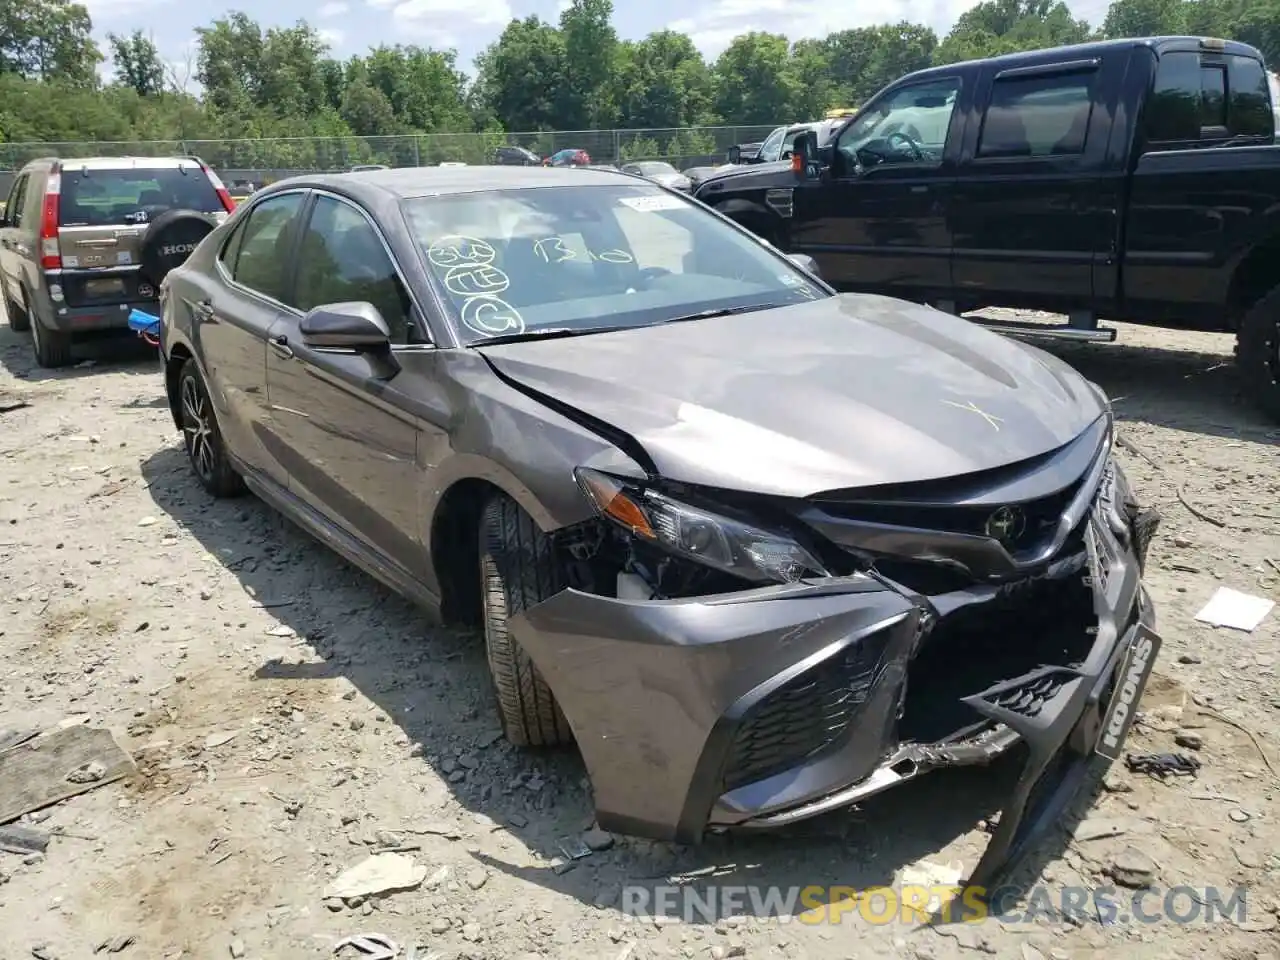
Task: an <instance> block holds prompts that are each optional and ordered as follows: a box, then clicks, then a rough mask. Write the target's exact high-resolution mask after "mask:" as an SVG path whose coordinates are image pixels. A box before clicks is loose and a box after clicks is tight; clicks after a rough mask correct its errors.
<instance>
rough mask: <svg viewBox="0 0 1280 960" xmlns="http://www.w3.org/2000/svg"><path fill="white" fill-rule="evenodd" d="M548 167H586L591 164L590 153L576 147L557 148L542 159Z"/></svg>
mask: <svg viewBox="0 0 1280 960" xmlns="http://www.w3.org/2000/svg"><path fill="white" fill-rule="evenodd" d="M543 165H544V166H548V167H587V166H590V165H591V155H590V154H589V153H587V151H585V150H580V149H578V148H577V147H567V148H566V149H564V150H557V151H556V152H555V153H553V154H551V156H549V157H547V159H546V160H544V161H543Z"/></svg>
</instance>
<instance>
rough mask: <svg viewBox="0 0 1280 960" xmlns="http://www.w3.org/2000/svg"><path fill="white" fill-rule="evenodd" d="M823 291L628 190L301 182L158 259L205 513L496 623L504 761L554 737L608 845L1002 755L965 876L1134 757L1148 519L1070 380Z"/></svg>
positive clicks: (803, 808)
mask: <svg viewBox="0 0 1280 960" xmlns="http://www.w3.org/2000/svg"><path fill="white" fill-rule="evenodd" d="M812 270H813V264H812V262H811V261H810V260H809V259H808V258H805V257H802V256H801V257H797V258H795V259H791V258H788V257H786V256H784V255H783V254H782V253H781V252H779V251H777V250H775V249H773V248H771V247H769V246H767V245H766V244H764V243H762V242H761V241H760V240H759V239H758V238H756V237H754V236H752V235H751V234H750V233H749V232H748V231H746V230H743V229H742V228H740V227H738V226H736V225H734V224H733V223H731V222H730V221H728V220H726V219H724V218H723V217H720V216H717V215H716V214H714V213H713V212H711V211H709V210H708V209H707V208H706V207H705V206H703V205H702V204H699V203H695V202H694V201H693V200H691V199H689V198H687V197H684V196H681V195H679V194H676V193H673V192H672V191H669V190H666V189H664V188H662V187H659V186H658V185H656V184H653V183H649V182H646V181H644V180H642V179H639V178H636V177H623V176H620V175H617V174H612V175H606V174H604V173H597V172H595V171H591V170H575V171H573V172H568V171H563V172H557V171H547V170H537V171H526V170H521V169H518V168H512V169H510V170H500V169H499V168H496V167H479V168H468V169H444V170H442V169H438V168H432V169H421V170H416V171H403V170H397V171H396V172H395V173H394V174H381V175H380V174H378V173H372V174H369V175H366V176H360V177H353V176H342V175H338V176H333V175H329V176H326V175H315V176H304V177H296V178H293V179H291V180H287V181H282V182H280V183H277V184H275V185H274V186H272V187H271V188H269V189H267V190H263V191H261V192H259V193H258V194H256V195H255V196H254V197H253V198H252V199H251V200H250V201H249V202H248V203H246V204H245V205H244V206H243V207H241V208H240V209H239V210H238V211H237V212H236V213H235V215H234V216H233V217H231V218H230V219H229V220H228V221H227V222H226V223H225V224H223V225H222V226H221V227H220V228H219V229H218V230H217V232H216V233H215V234H214V235H213V236H212V237H210V238H209V239H208V240H207V241H206V242H205V243H203V244H201V246H200V247H199V248H198V249H197V250H196V252H195V253H194V254H193V255H192V257H191V258H190V259H189V260H188V261H187V262H186V263H185V264H183V265H182V266H181V267H179V268H177V269H176V270H174V271H173V272H172V273H171V274H170V275H169V279H168V283H167V286H166V291H165V296H164V304H163V319H162V323H161V335H160V340H161V352H162V355H163V360H164V381H165V389H166V392H167V395H168V400H169V406H170V410H171V413H172V416H173V423H174V426H175V428H176V429H177V430H178V431H179V432H180V433H181V435H182V436H183V437H184V439H185V443H186V451H187V455H188V458H189V460H190V464H191V468H192V470H193V472H194V474H195V476H196V478H197V479H198V480H199V482H200V483H201V484H202V485H203V486H204V488H205V489H206V490H207V491H208V492H209V493H210V494H212V495H214V496H218V497H223V496H230V495H234V494H237V493H240V492H241V491H243V490H244V489H245V488H246V487H248V489H250V490H252V491H253V492H254V493H256V494H258V495H259V496H261V497H262V498H263V499H265V500H266V501H267V502H269V503H271V504H272V505H274V506H275V507H276V508H277V509H279V510H281V511H282V512H284V513H285V514H286V515H287V516H288V517H290V518H291V519H292V520H293V521H295V522H296V523H298V524H299V525H301V526H302V527H303V528H304V529H307V530H309V531H311V532H312V533H313V534H314V535H316V536H317V537H319V538H320V539H321V540H322V541H323V542H324V543H327V544H329V545H330V546H331V547H333V548H334V549H336V550H337V551H339V552H340V553H342V554H343V555H344V556H346V557H347V558H348V559H349V560H350V561H351V562H353V563H355V564H357V565H359V566H360V567H362V568H363V569H365V570H366V571H368V572H369V573H371V574H372V575H374V576H376V577H378V578H380V579H381V580H382V581H383V582H385V583H386V584H387V585H389V586H390V587H391V588H393V589H395V590H397V591H398V592H400V593H402V594H404V595H405V596H407V597H410V598H412V599H414V600H416V601H417V602H419V603H421V604H423V605H425V606H428V607H434V608H437V609H438V610H439V612H440V614H441V617H442V619H444V620H445V621H446V622H450V623H455V624H462V625H469V626H471V627H472V628H474V629H477V630H478V631H480V632H482V635H483V637H484V643H485V646H486V651H487V659H488V665H489V671H490V675H491V678H492V682H493V686H494V690H495V700H496V703H497V711H498V716H499V719H500V721H501V724H502V728H503V731H504V732H505V735H506V737H507V739H508V740H509V741H510V742H511V743H512V744H515V745H517V746H538V747H541V746H552V745H557V744H568V743H572V742H576V744H577V746H578V748H579V750H580V751H581V754H582V757H583V759H584V761H585V768H586V770H587V773H588V776H589V778H590V780H591V786H592V791H591V792H592V795H593V796H594V800H595V804H596V813H597V819H598V822H599V825H600V827H601V828H603V829H605V830H610V831H616V832H622V833H628V834H633V835H640V836H644V837H648V838H652V839H657V840H662V841H675V842H679V843H693V842H697V841H698V840H699V839H701V838H702V837H703V836H704V835H705V834H707V833H708V832H717V831H725V830H733V829H738V830H744V831H745V830H750V829H765V828H776V827H781V826H786V825H791V824H794V823H795V822H797V821H799V820H803V819H806V818H810V817H815V816H819V815H821V814H824V813H827V812H830V811H836V810H841V809H845V808H847V807H849V806H851V805H854V804H857V803H860V802H861V801H862V800H863V799H864V798H866V797H868V796H870V795H872V794H876V793H879V792H881V791H883V790H886V789H891V788H893V787H895V786H897V785H898V784H901V783H903V782H905V781H907V780H910V779H913V778H915V777H917V776H919V775H922V774H925V773H927V772H929V771H931V770H934V769H938V768H941V767H953V766H965V765H986V764H988V763H990V762H991V761H992V760H993V758H995V757H998V756H1001V755H1009V756H1011V757H1014V756H1016V757H1017V758H1019V762H1020V769H1021V775H1020V777H1019V779H1018V780H1017V781H1016V783H1015V784H1014V785H1013V786H1012V790H1011V795H1010V798H1009V802H1008V804H1007V805H1006V806H1005V807H1004V809H1003V811H1002V812H1001V814H1000V817H999V821H998V826H997V827H996V829H995V831H994V834H993V835H992V837H991V840H990V842H989V845H988V847H987V850H986V853H985V854H984V856H983V858H982V860H981V861H980V862H979V863H978V864H977V866H976V868H975V871H974V874H972V875H971V876H970V878H969V882H970V883H973V884H978V885H984V886H987V885H990V884H991V883H992V882H993V881H992V878H993V876H999V875H1000V873H1001V871H1002V870H1003V869H1004V868H1005V867H1007V866H1008V865H1009V864H1010V862H1011V861H1013V860H1015V859H1016V856H1017V855H1018V853H1019V852H1021V851H1023V850H1025V849H1026V848H1027V847H1028V846H1029V845H1030V844H1029V841H1031V840H1032V839H1034V838H1036V837H1037V836H1038V835H1039V834H1040V833H1041V832H1042V831H1044V830H1047V829H1049V828H1050V827H1052V825H1054V824H1056V823H1057V822H1059V819H1060V817H1061V816H1062V814H1063V813H1064V811H1065V808H1066V806H1067V804H1068V803H1069V802H1070V801H1071V799H1072V797H1073V796H1074V795H1075V793H1076V792H1077V790H1078V788H1079V786H1080V784H1081V783H1082V782H1083V781H1084V779H1085V776H1084V775H1085V773H1086V771H1089V770H1090V769H1092V768H1094V767H1095V764H1094V762H1093V761H1094V760H1095V759H1096V758H1095V753H1101V754H1102V756H1103V757H1104V758H1110V759H1114V758H1115V757H1117V756H1119V755H1121V751H1122V750H1123V744H1124V739H1125V734H1126V733H1127V731H1128V728H1129V724H1130V722H1131V721H1132V717H1133V710H1132V707H1133V705H1134V704H1136V703H1137V702H1138V700H1139V699H1140V697H1141V695H1142V690H1143V686H1144V684H1145V682H1146V680H1147V677H1148V676H1149V674H1150V671H1151V668H1152V666H1153V665H1154V662H1155V658H1156V653H1157V651H1158V649H1159V643H1160V638H1159V637H1158V636H1157V635H1156V634H1155V633H1154V632H1153V630H1152V625H1153V611H1152V607H1151V603H1150V599H1149V597H1148V596H1147V593H1146V591H1145V590H1144V588H1143V586H1142V583H1141V571H1142V569H1143V566H1144V563H1145V557H1146V553H1147V545H1148V544H1149V542H1150V537H1151V535H1152V533H1153V532H1154V530H1155V525H1156V522H1157V521H1158V516H1157V515H1155V514H1152V513H1149V512H1146V511H1143V510H1142V509H1141V508H1140V507H1139V506H1138V504H1137V503H1136V501H1134V499H1133V497H1132V495H1131V493H1130V491H1129V487H1128V485H1127V482H1126V480H1125V476H1124V473H1123V472H1122V470H1121V468H1120V465H1119V464H1118V463H1117V462H1116V460H1115V458H1114V456H1113V445H1114V442H1115V437H1114V422H1113V418H1112V413H1111V409H1110V404H1109V403H1108V400H1107V398H1106V396H1105V395H1104V394H1103V393H1102V391H1101V390H1100V389H1099V388H1097V387H1096V386H1095V385H1093V384H1091V383H1089V382H1088V381H1086V380H1085V379H1084V378H1083V377H1081V376H1080V375H1079V374H1078V373H1076V372H1075V371H1074V370H1072V369H1071V368H1070V367H1069V366H1067V365H1066V364H1065V363H1063V362H1062V361H1060V360H1058V359H1056V358H1054V357H1052V356H1049V355H1047V354H1044V353H1042V352H1040V351H1038V350H1036V349H1034V348H1033V347H1029V346H1026V345H1025V344H1022V343H1020V342H1018V341H1016V340H1012V339H1008V338H1005V337H1001V336H998V335H996V334H994V333H991V332H989V331H987V330H983V329H982V328H981V327H978V326H975V325H974V324H970V323H967V322H965V321H963V320H961V319H959V318H957V317H952V316H949V315H947V314H944V313H941V312H939V311H936V310H931V309H929V308H927V307H923V306H920V305H916V304H911V303H906V302H903V301H899V300H893V299H889V298H887V297H879V296H840V295H837V294H836V293H835V292H834V291H833V290H832V289H831V288H830V287H829V286H827V285H826V284H825V283H823V282H822V281H821V280H820V279H818V278H817V277H816V276H815V275H814V274H813V272H812ZM530 438H537V439H536V442H530ZM1010 637H1016V638H1017V642H1010ZM1121 678H1123V680H1124V683H1123V684H1121V683H1119V682H1118V681H1119V680H1120V679H1121ZM1113 693H1114V696H1113ZM987 813H988V811H987V809H985V808H983V809H982V810H975V811H974V816H975V817H976V816H977V815H979V814H982V815H986V814H987ZM921 829H922V830H927V827H926V826H922V827H921Z"/></svg>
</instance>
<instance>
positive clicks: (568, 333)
mask: <svg viewBox="0 0 1280 960" xmlns="http://www.w3.org/2000/svg"><path fill="white" fill-rule="evenodd" d="M634 329H635V328H634V327H628V326H623V327H535V328H534V329H532V330H522V331H521V332H520V333H496V334H494V335H493V336H491V337H485V338H483V339H481V340H473V341H471V346H473V347H492V346H495V345H496V344H499V343H522V342H523V341H526V340H558V339H560V338H562V337H583V336H586V335H587V334H589V333H612V332H613V331H615V330H634Z"/></svg>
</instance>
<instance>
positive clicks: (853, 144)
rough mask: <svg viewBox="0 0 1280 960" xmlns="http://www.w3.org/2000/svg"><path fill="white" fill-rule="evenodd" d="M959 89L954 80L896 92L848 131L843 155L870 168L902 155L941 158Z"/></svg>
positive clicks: (842, 143)
mask: <svg viewBox="0 0 1280 960" xmlns="http://www.w3.org/2000/svg"><path fill="white" fill-rule="evenodd" d="M958 90H959V87H958V84H957V83H956V81H955V80H953V79H945V80H935V81H929V82H926V83H921V84H916V85H914V86H910V87H904V88H902V89H899V90H895V91H894V92H893V93H891V94H889V95H888V96H885V97H882V98H881V99H880V100H879V101H878V102H877V103H875V104H873V105H872V106H870V107H869V108H868V109H867V110H866V112H864V113H863V114H862V115H861V116H860V117H858V119H856V120H854V121H853V122H852V123H850V124H849V126H848V127H846V128H845V129H844V131H843V132H842V133H841V135H840V147H839V148H840V152H841V153H844V154H847V155H848V157H849V158H850V160H851V161H856V162H857V163H860V164H863V165H869V166H873V165H875V164H876V163H879V162H885V161H886V160H891V159H897V155H899V154H904V155H906V156H908V157H909V158H910V159H916V160H920V159H934V158H937V157H941V156H942V149H943V146H944V145H945V144H946V140H947V127H948V126H949V125H950V123H951V113H952V111H953V110H954V109H955V103H956V94H957V92H958Z"/></svg>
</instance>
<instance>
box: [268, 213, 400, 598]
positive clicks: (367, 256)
mask: <svg viewBox="0 0 1280 960" xmlns="http://www.w3.org/2000/svg"><path fill="white" fill-rule="evenodd" d="M296 274H297V283H296V291H295V293H294V295H293V297H292V300H293V304H294V305H295V306H296V308H297V309H296V311H292V310H291V311H289V312H288V313H287V314H286V315H285V317H284V319H283V322H282V324H281V326H280V327H279V328H278V329H276V330H275V331H273V336H272V341H271V344H270V347H269V350H268V354H267V384H268V388H269V391H270V397H271V407H272V411H273V416H274V418H275V423H276V425H277V428H278V429H279V440H280V443H281V447H282V450H283V456H284V457H285V458H286V460H287V464H288V468H289V490H290V492H291V493H292V494H294V495H295V496H297V497H299V498H300V499H302V500H303V501H305V502H306V503H307V504H309V505H310V506H311V507H312V508H313V509H315V510H317V511H319V512H320V513H321V514H323V515H324V516H325V517H326V518H327V519H328V520H329V521H330V522H331V523H333V524H335V525H336V526H337V527H339V528H340V529H343V530H345V531H346V532H347V533H348V534H350V535H353V536H355V537H357V538H359V539H360V540H363V541H364V542H365V543H366V544H367V545H369V546H371V547H373V548H374V549H375V550H377V551H378V552H379V553H381V554H383V555H384V556H385V557H386V558H387V559H390V560H392V561H394V562H395V563H397V564H398V565H400V566H401V567H402V568H403V569H404V570H406V571H408V572H409V573H411V574H413V575H415V576H421V573H422V570H421V568H422V560H423V555H424V554H423V545H422V541H421V537H420V528H421V523H420V517H419V515H418V489H419V482H418V481H419V470H418V466H417V447H418V426H417V423H416V419H415V418H414V417H413V415H412V414H409V413H406V412H404V411H403V410H402V409H401V408H400V407H399V406H398V405H397V403H396V398H397V395H398V390H397V388H396V379H395V378H396V375H397V373H398V367H397V364H396V362H395V360H394V359H392V358H390V357H386V356H375V355H370V354H365V353H358V352H355V351H351V350H342V349H334V348H316V347H310V346H308V345H307V344H306V343H304V342H303V338H302V332H301V329H300V325H301V320H302V317H303V315H304V314H305V312H306V311H308V310H310V309H312V308H314V307H317V306H320V305H322V304H326V303H340V302H344V301H366V302H369V303H372V304H373V305H374V306H375V307H377V308H378V310H379V312H380V313H381V314H382V317H383V319H384V320H385V321H386V322H387V325H388V327H389V328H390V330H391V336H392V342H393V343H399V344H406V343H407V342H408V341H409V340H410V339H412V338H411V337H410V330H411V329H414V330H420V329H421V327H420V326H418V325H416V324H415V323H414V322H413V307H412V304H411V300H410V298H409V296H408V293H407V291H406V290H405V288H404V284H403V283H402V282H401V280H400V278H399V275H398V274H397V273H396V270H395V267H394V266H393V264H392V261H391V257H390V255H389V254H388V252H387V249H386V247H385V246H384V245H383V242H382V239H381V237H380V235H379V234H378V232H377V230H376V229H375V227H374V226H373V224H372V222H371V221H370V220H369V219H368V218H367V217H366V216H365V214H364V213H363V212H362V211H361V210H360V209H359V208H357V207H356V206H354V205H353V204H352V203H350V202H349V201H347V200H343V199H339V198H338V197H335V196H331V195H329V194H319V195H317V197H316V201H315V205H314V207H313V208H312V211H311V214H310V219H309V221H308V224H307V228H306V230H305V231H304V233H303V235H302V243H301V245H300V247H299V251H298V258H297V268H296Z"/></svg>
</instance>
